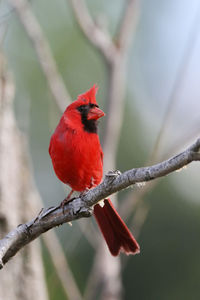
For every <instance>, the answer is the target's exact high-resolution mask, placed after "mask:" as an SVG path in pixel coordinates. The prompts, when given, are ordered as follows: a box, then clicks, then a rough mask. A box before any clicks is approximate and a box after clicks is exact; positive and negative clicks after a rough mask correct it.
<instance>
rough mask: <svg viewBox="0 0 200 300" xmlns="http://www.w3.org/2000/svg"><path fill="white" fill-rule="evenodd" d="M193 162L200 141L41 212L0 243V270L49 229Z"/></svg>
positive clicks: (198, 153)
mask: <svg viewBox="0 0 200 300" xmlns="http://www.w3.org/2000/svg"><path fill="white" fill-rule="evenodd" d="M192 161H200V138H199V139H197V141H196V142H195V143H194V144H193V145H191V146H190V147H189V148H188V149H186V150H185V151H183V152H182V153H180V154H178V155H176V156H174V157H172V158H170V159H168V160H165V161H163V162H161V163H158V164H156V165H153V166H149V167H142V168H135V169H131V170H128V171H126V172H124V173H122V174H121V173H120V172H109V173H108V174H107V175H106V176H105V179H104V181H103V182H102V183H101V184H99V185H98V186H97V187H95V188H93V189H91V190H89V191H88V192H87V193H86V194H85V195H83V196H82V197H79V198H74V199H72V200H71V201H70V202H68V203H67V204H66V205H65V208H64V212H63V210H62V208H61V207H60V205H59V206H56V207H51V208H48V209H45V210H42V211H41V212H40V213H39V215H38V216H37V217H36V218H35V219H33V220H31V221H29V222H27V223H25V224H21V225H19V226H18V227H17V228H15V229H14V230H13V231H11V232H10V233H8V234H7V235H6V236H5V237H4V238H3V239H2V240H0V268H2V267H3V266H4V264H5V263H6V262H7V261H9V260H10V259H11V257H12V256H14V255H15V254H16V253H17V252H18V251H19V250H20V249H21V248H22V247H24V246H25V245H26V244H28V243H30V242H31V241H32V240H34V239H35V238H37V237H38V236H39V235H41V234H42V233H44V232H46V231H47V230H49V229H51V228H53V227H55V226H58V225H61V224H63V223H66V222H70V221H73V220H76V219H79V218H83V217H90V216H91V215H92V206H93V205H95V204H96V203H97V202H98V201H100V200H102V199H105V198H106V197H108V196H110V195H111V194H113V193H115V192H117V191H120V190H122V189H125V188H127V187H129V186H131V185H134V184H135V183H139V182H146V181H150V180H153V179H156V178H159V177H162V176H165V175H167V174H170V173H172V172H174V171H177V170H179V169H181V168H183V167H184V166H186V165H188V164H189V163H191V162H192Z"/></svg>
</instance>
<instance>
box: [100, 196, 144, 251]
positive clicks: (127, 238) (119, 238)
mask: <svg viewBox="0 0 200 300" xmlns="http://www.w3.org/2000/svg"><path fill="white" fill-rule="evenodd" d="M94 215H95V218H96V220H97V223H98V225H99V227H100V229H101V232H102V234H103V236H104V238H105V240H106V243H107V245H108V248H109V250H110V252H111V254H112V255H114V256H117V255H118V254H119V252H120V251H122V252H125V253H126V254H137V253H139V252H140V246H139V245H138V243H137V241H136V240H135V238H134V237H133V235H132V234H131V232H130V231H129V229H128V227H127V226H126V224H125V223H124V222H123V220H122V219H121V217H120V216H119V214H118V213H117V211H116V210H115V208H114V206H113V205H112V202H111V201H110V200H109V199H105V200H104V206H103V207H101V206H100V205H99V204H97V205H95V207H94Z"/></svg>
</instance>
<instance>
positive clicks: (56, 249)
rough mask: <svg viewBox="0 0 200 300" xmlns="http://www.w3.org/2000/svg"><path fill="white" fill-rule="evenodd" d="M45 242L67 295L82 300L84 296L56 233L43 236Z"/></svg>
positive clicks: (50, 232) (51, 232)
mask: <svg viewBox="0 0 200 300" xmlns="http://www.w3.org/2000/svg"><path fill="white" fill-rule="evenodd" d="M43 240H44V242H45V245H46V246H47V249H48V251H49V254H50V256H51V259H52V262H53V264H54V267H55V269H56V270H57V274H58V277H59V279H60V281H61V283H62V287H63V289H64V291H65V293H66V295H67V296H68V298H69V299H76V300H81V299H82V296H81V294H80V292H79V288H78V286H77V285H76V281H75V280H74V276H73V274H72V272H71V270H70V267H69V265H68V262H67V259H66V256H65V255H64V252H63V249H62V247H61V245H60V242H59V241H58V238H57V235H56V233H55V232H54V231H53V230H51V231H49V232H48V233H46V234H44V235H43Z"/></svg>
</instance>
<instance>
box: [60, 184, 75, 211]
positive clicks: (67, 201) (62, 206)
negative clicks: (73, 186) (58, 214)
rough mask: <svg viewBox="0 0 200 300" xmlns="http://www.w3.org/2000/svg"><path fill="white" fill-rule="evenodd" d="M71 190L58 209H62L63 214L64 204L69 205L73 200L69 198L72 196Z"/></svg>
mask: <svg viewBox="0 0 200 300" xmlns="http://www.w3.org/2000/svg"><path fill="white" fill-rule="evenodd" d="M73 192H74V191H73V190H71V192H70V193H69V194H68V196H67V197H66V198H65V199H64V200H63V201H62V202H61V203H60V207H61V208H62V211H63V214H64V212H65V204H67V203H69V202H70V201H72V200H73V199H74V198H72V199H70V198H71V195H72V194H73Z"/></svg>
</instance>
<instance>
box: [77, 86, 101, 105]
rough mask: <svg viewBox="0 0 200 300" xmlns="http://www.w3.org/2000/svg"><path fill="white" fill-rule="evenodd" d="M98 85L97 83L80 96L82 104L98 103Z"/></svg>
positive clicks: (79, 99) (79, 100) (78, 99)
mask: <svg viewBox="0 0 200 300" xmlns="http://www.w3.org/2000/svg"><path fill="white" fill-rule="evenodd" d="M98 88H99V87H98V86H97V85H96V84H94V85H93V87H91V88H90V89H89V90H88V91H86V92H85V93H84V94H81V95H79V96H78V98H77V101H78V102H81V103H82V104H89V103H92V104H97V102H96V93H97V91H98Z"/></svg>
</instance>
